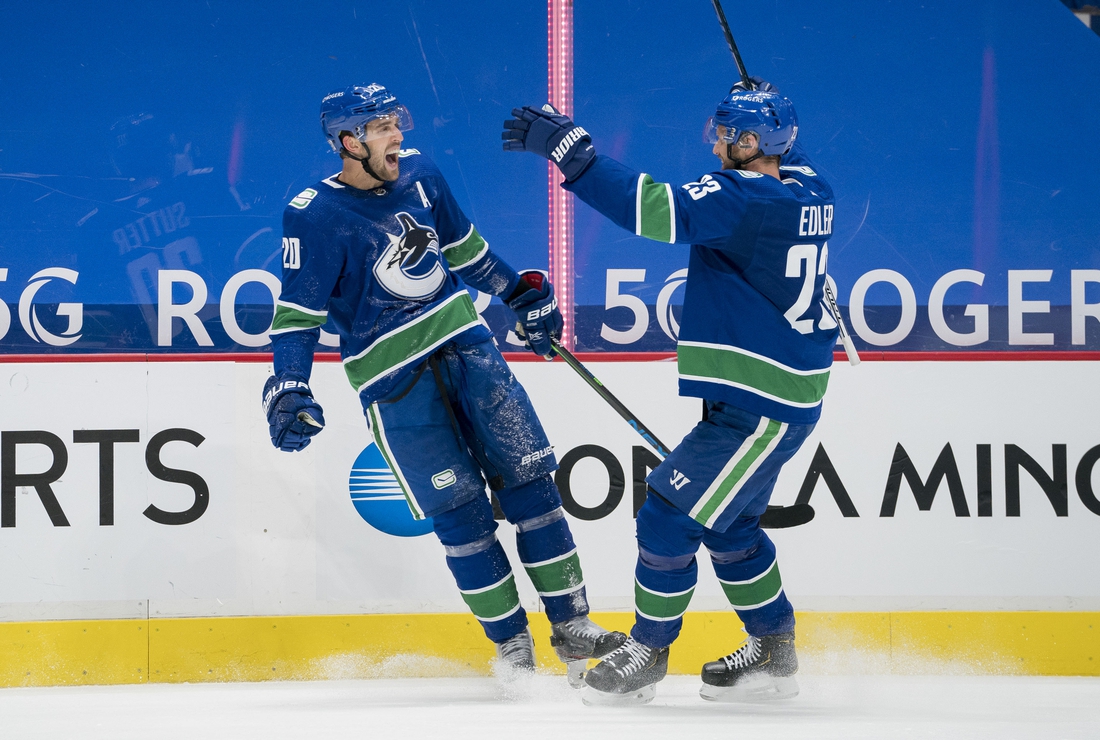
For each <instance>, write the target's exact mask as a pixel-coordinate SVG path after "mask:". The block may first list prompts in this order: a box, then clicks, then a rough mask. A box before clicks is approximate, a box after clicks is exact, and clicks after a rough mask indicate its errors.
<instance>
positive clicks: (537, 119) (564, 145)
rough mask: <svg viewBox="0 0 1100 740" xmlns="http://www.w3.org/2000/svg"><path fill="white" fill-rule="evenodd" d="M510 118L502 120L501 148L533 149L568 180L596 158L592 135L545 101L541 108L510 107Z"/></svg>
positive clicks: (520, 150) (518, 150)
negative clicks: (545, 103) (502, 144)
mask: <svg viewBox="0 0 1100 740" xmlns="http://www.w3.org/2000/svg"><path fill="white" fill-rule="evenodd" d="M512 115H513V116H515V117H514V118H513V119H512V120H509V121H505V122H504V132H503V133H502V134H501V135H500V138H502V139H504V150H505V151H513V152H534V153H535V154H537V155H539V156H540V157H546V158H547V159H549V160H550V161H551V162H553V163H554V164H555V165H557V167H558V169H559V170H561V173H562V175H564V176H565V179H566V181H567V182H573V181H574V180H576V179H577V178H578V177H580V176H581V175H583V174H584V171H585V170H587V169H588V167H589V165H591V164H592V162H593V160H595V159H596V148H595V147H594V146H592V137H591V136H589V135H588V132H587V131H585V130H584V129H583V128H581V127H580V126H578V125H576V124H575V123H573V121H571V120H570V119H569V117H568V116H563V115H562V114H560V113H558V112H557V111H556V110H554V108H553V106H551V105H549V104H547V105H544V106H542V108H533V107H531V106H526V107H524V108H513V109H512Z"/></svg>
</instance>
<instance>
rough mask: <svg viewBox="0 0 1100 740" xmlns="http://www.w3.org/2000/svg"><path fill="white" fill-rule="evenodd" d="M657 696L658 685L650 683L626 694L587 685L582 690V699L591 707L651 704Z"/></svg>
mask: <svg viewBox="0 0 1100 740" xmlns="http://www.w3.org/2000/svg"><path fill="white" fill-rule="evenodd" d="M655 696H657V685H656V684H650V685H649V686H643V687H642V688H640V689H637V690H635V691H628V692H627V693H625V694H612V693H610V692H608V691H600V690H599V689H594V688H592V687H591V686H586V687H585V689H584V691H582V692H581V701H582V702H584V703H585V704H587V705H588V706H590V707H627V706H637V705H639V704H649V703H650V702H651V701H653V697H655Z"/></svg>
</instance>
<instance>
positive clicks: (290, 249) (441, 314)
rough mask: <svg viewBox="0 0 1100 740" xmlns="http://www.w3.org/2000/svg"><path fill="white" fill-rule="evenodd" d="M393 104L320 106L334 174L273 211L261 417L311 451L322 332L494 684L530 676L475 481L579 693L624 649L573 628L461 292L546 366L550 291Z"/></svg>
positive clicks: (542, 520)
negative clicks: (477, 221) (433, 549)
mask: <svg viewBox="0 0 1100 740" xmlns="http://www.w3.org/2000/svg"><path fill="white" fill-rule="evenodd" d="M412 125H413V124H412V117H411V116H410V115H409V112H408V110H407V109H406V108H405V106H403V105H401V103H400V102H398V100H397V98H396V97H395V96H394V95H393V94H391V93H390V92H389V91H388V90H386V88H384V87H383V86H381V85H376V84H375V85H354V86H351V87H348V88H345V89H343V90H337V91H335V92H332V93H330V94H329V95H327V96H325V98H324V99H323V100H322V103H321V127H322V130H323V132H324V134H325V137H326V138H327V139H328V141H329V144H330V145H331V146H332V149H333V151H335V152H337V153H338V154H340V156H341V158H342V159H343V167H342V169H341V171H340V172H339V173H337V174H335V175H332V176H331V177H327V178H325V179H324V180H322V181H320V182H318V183H316V184H314V185H312V186H311V187H308V188H306V189H305V190H303V191H302V192H301V193H299V194H298V195H297V196H295V198H294V199H293V200H291V201H290V204H289V205H288V206H287V208H286V211H285V213H284V215H283V278H282V293H281V295H280V297H279V300H278V302H277V304H276V309H275V317H274V320H273V322H272V328H271V332H270V334H271V339H272V345H273V348H274V365H275V367H274V370H275V373H274V375H272V376H271V377H270V378H269V379H268V381H267V384H266V385H265V386H264V390H263V409H264V413H265V415H266V416H267V419H268V424H269V426H270V433H271V441H272V444H274V445H275V446H276V447H277V448H279V449H280V450H284V451H287V452H293V451H297V450H301V449H303V448H305V447H306V446H307V445H308V444H310V441H311V439H312V438H313V436H314V435H316V434H318V433H319V432H320V431H321V430H322V429H323V428H324V423H325V422H324V417H323V415H322V410H321V407H320V405H319V404H318V403H317V401H316V400H315V399H314V398H313V394H312V391H311V390H310V388H309V378H310V373H311V370H312V365H313V351H314V348H315V346H316V344H317V341H318V338H319V336H320V329H321V326H322V325H323V324H325V323H326V321H327V322H329V323H330V324H331V326H332V327H333V328H334V329H335V331H336V333H337V334H338V335H339V339H340V353H341V356H342V357H343V364H344V369H345V371H346V373H347V376H348V380H349V381H350V382H351V385H352V387H353V388H355V389H356V391H357V392H358V394H359V400H360V402H361V403H362V406H363V411H364V414H365V415H366V417H367V423H368V427H369V428H370V430H371V432H372V434H373V437H374V442H375V444H377V445H378V448H379V450H380V451H381V452H382V453H383V455H384V457H385V458H386V461H387V462H388V463H389V466H390V468H391V470H392V471H393V473H394V476H395V478H396V479H397V481H398V485H399V486H400V488H401V491H402V493H403V494H404V496H405V499H406V501H407V503H408V505H409V508H410V510H411V512H412V514H413V516H414V517H415V518H416V519H424V518H429V517H430V518H431V519H432V526H433V529H434V531H435V533H436V535H437V536H438V537H439V540H440V542H442V544H443V548H444V551H445V553H446V562H447V565H448V567H449V568H450V570H451V572H452V574H453V576H454V579H455V582H456V583H457V585H458V588H459V591H460V592H461V594H462V598H463V600H465V601H466V603H467V605H468V606H469V607H470V610H471V611H472V612H473V614H474V616H475V617H477V619H478V620H479V621H480V622H481V625H482V627H483V629H484V631H485V634H486V636H487V637H488V638H489V639H490V640H492V641H493V642H494V643H496V646H497V655H498V665H499V666H500V667H502V668H503V669H504V675H505V676H506V677H507V676H511V675H515V673H516V672H517V671H518V672H521V673H522V672H525V671H531V670H533V669H534V666H535V656H534V645H533V642H532V639H531V633H530V630H529V629H528V626H527V616H526V613H525V612H524V610H523V608H522V607H521V606H520V603H519V596H518V594H517V591H516V584H515V578H514V576H513V574H512V568H511V564H510V563H509V562H508V557H507V555H506V554H505V552H504V550H503V548H502V547H501V544H500V542H498V541H497V537H496V534H495V531H496V528H497V524H496V522H495V521H494V518H493V509H492V506H491V505H490V502H489V497H488V496H487V495H486V493H485V486H486V484H488V485H489V486H490V488H492V489H493V491H494V492H495V493H496V496H497V500H498V501H499V503H500V507H501V509H502V510H503V512H504V515H505V517H506V518H507V520H508V521H509V522H510V523H512V524H513V525H515V526H516V529H517V534H516V544H517V549H518V550H519V557H520V560H521V561H522V563H523V565H524V568H525V569H526V570H527V572H528V574H529V576H530V577H531V580H532V581H533V583H534V585H535V588H536V590H537V591H538V593H539V595H540V597H541V599H542V602H543V605H544V607H545V609H546V614H547V617H548V618H549V620H550V622H551V627H552V635H551V645H552V646H553V647H554V649H555V652H556V653H557V655H558V657H559V658H560V659H561V660H562V661H563V662H565V663H567V664H568V667H569V676H570V682H571V683H573V684H574V685H583V684H582V683H581V676H582V675H583V671H584V670H585V669H586V668H587V661H588V659H589V658H597V657H601V656H603V655H606V654H607V653H608V652H610V651H611V650H613V649H615V648H616V647H618V646H619V645H620V644H622V642H623V641H625V639H626V636H625V635H623V634H622V633H618V632H615V633H612V632H608V631H606V630H604V629H602V628H600V627H599V626H597V625H596V624H594V623H593V622H592V621H591V620H590V619H589V618H588V601H587V598H586V595H585V587H584V578H583V576H582V574H581V568H580V560H579V557H578V555H577V551H576V547H575V545H574V544H573V538H572V535H571V533H570V530H569V524H568V522H567V521H566V519H565V517H564V514H563V512H562V508H561V496H560V495H559V493H558V490H557V488H556V487H555V485H554V481H553V479H552V478H551V475H550V474H551V473H552V472H553V471H554V470H555V469H556V468H557V462H556V460H555V458H554V454H553V450H552V448H551V447H550V443H549V442H548V441H547V439H546V435H545V433H544V432H543V430H542V425H541V424H540V423H539V420H538V417H537V416H536V415H535V411H534V409H533V408H532V406H531V402H530V400H529V399H528V397H527V394H526V392H525V391H524V389H523V387H522V386H521V385H520V384H519V382H518V381H517V380H516V378H515V376H514V375H513V374H512V372H511V370H509V368H508V366H507V365H506V364H505V362H504V359H503V358H502V357H501V355H500V353H499V352H498V351H497V349H496V347H495V345H494V343H493V339H492V335H491V333H490V332H489V329H488V328H487V327H486V326H485V325H484V324H483V323H482V322H481V321H480V318H479V316H478V314H477V311H476V310H475V308H474V304H473V300H472V299H471V296H470V294H469V292H468V291H467V289H466V286H467V285H470V286H473V287H474V288H476V289H477V290H480V291H483V292H486V293H491V294H493V295H497V296H500V297H501V298H502V299H504V301H505V302H506V303H507V304H508V305H509V306H510V307H511V308H512V309H513V310H514V311H516V312H517V315H518V317H519V321H520V324H521V325H522V328H523V330H524V332H525V334H526V337H527V341H528V346H530V347H531V349H532V350H534V351H535V352H537V353H539V354H542V355H547V354H549V353H550V351H551V348H550V337H551V336H554V335H556V334H557V333H559V332H560V331H561V314H560V312H559V311H558V310H557V302H556V300H555V298H554V291H553V288H552V286H551V285H550V282H549V281H548V280H546V279H545V277H544V276H543V275H542V274H541V273H538V272H531V273H523V274H517V273H516V271H515V270H513V269H512V268H511V267H509V266H508V265H507V263H505V262H504V261H503V260H501V259H500V258H499V257H497V256H496V255H495V254H494V253H493V252H492V250H490V249H489V245H488V243H487V242H486V241H485V240H484V239H483V238H482V237H481V235H480V234H479V233H478V232H477V229H476V228H474V226H473V224H471V223H470V221H469V219H467V218H466V215H465V214H464V213H463V212H462V210H461V209H460V208H459V206H458V204H457V202H456V201H455V199H454V196H453V195H452V194H451V190H450V188H449V187H448V185H447V182H446V180H444V178H443V175H442V174H441V173H440V171H439V169H438V168H437V167H436V166H435V164H434V163H433V162H432V161H431V160H429V159H428V158H427V157H425V156H424V155H422V154H420V152H418V151H417V150H415V149H405V150H403V149H401V143H402V141H403V140H404V133H403V132H405V131H408V130H410V129H412Z"/></svg>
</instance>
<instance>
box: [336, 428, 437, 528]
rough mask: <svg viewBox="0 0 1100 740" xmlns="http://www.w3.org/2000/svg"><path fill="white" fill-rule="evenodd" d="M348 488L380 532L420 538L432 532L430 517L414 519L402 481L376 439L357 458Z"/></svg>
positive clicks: (370, 522)
mask: <svg viewBox="0 0 1100 740" xmlns="http://www.w3.org/2000/svg"><path fill="white" fill-rule="evenodd" d="M348 489H349V490H350V491H351V502H352V504H354V505H355V510H356V511H358V512H359V516H361V517H363V520H364V521H365V522H366V523H367V524H369V525H371V526H372V527H374V528H375V529H377V530H378V531H380V532H385V533H386V534H392V535H394V536H395V537H419V536H420V535H424V534H428V533H429V532H431V531H432V520H431V519H421V520H420V521H417V520H415V519H413V515H412V512H411V511H410V510H409V504H408V502H407V501H406V500H405V492H404V491H403V490H402V489H401V484H400V483H399V482H398V480H397V477H396V476H395V475H394V474H393V471H391V470H390V468H389V465H387V464H386V459H385V458H384V457H382V453H381V452H380V451H379V449H378V447H376V446H375V444H374V443H373V442H372V443H370V444H369V445H367V446H366V447H365V448H364V449H363V451H362V452H360V453H359V457H357V458H355V463H354V464H353V465H352V468H351V475H350V476H349V477H348Z"/></svg>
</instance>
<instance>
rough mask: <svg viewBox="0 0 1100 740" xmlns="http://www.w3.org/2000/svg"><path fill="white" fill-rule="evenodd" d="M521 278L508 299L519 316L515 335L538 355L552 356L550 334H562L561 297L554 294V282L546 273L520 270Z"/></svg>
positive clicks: (558, 335) (556, 336)
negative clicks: (521, 271) (559, 308)
mask: <svg viewBox="0 0 1100 740" xmlns="http://www.w3.org/2000/svg"><path fill="white" fill-rule="evenodd" d="M519 279H520V281H519V286H517V287H516V289H515V291H513V293H512V297H511V298H510V299H509V300H508V307H509V308H511V309H512V310H513V311H515V312H516V316H517V317H518V318H519V322H518V323H517V324H516V335H517V336H519V337H520V339H522V340H523V341H524V342H525V343H526V344H527V348H528V349H530V350H531V351H532V352H534V353H535V354H536V355H542V356H543V357H546V358H550V357H553V356H554V350H553V348H552V347H551V346H550V338H551V337H553V338H554V339H558V338H560V337H561V329H562V326H563V324H564V322H563V321H562V318H561V311H559V310H558V299H557V298H555V297H554V286H552V285H551V284H550V280H549V279H547V277H546V276H545V275H543V274H542V273H541V272H535V271H534V270H532V271H530V272H523V273H520V276H519Z"/></svg>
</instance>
